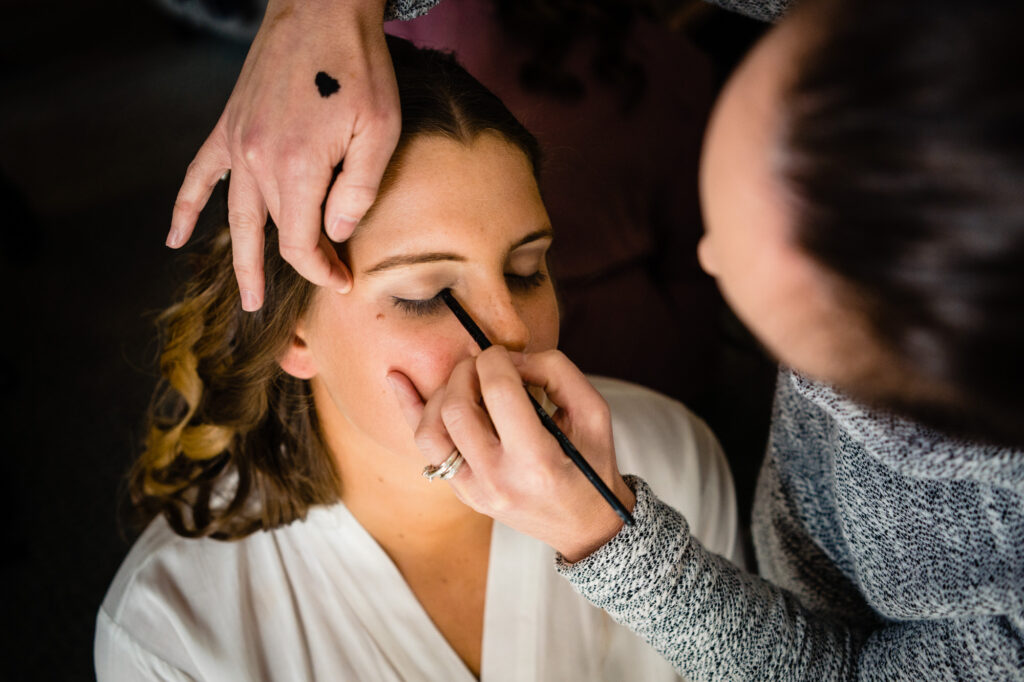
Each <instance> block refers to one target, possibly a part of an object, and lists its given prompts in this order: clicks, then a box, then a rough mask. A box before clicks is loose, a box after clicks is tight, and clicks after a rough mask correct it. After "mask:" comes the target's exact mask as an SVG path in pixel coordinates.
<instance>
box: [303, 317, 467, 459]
mask: <svg viewBox="0 0 1024 682" xmlns="http://www.w3.org/2000/svg"><path fill="white" fill-rule="evenodd" d="M341 317H342V316H340V315H339V316H335V317H333V318H332V319H331V320H330V323H329V324H328V325H326V327H325V328H323V332H324V334H323V336H324V338H329V339H330V340H331V341H330V343H328V344H320V345H319V346H318V347H317V348H316V351H317V356H318V357H317V364H318V369H319V374H318V376H319V378H320V380H321V381H322V382H323V383H324V386H325V388H326V389H327V392H328V393H329V394H330V397H331V402H332V403H333V407H334V408H335V409H336V410H337V411H338V412H340V413H341V415H343V416H344V418H345V419H346V420H347V422H348V423H349V424H350V425H351V426H352V427H355V428H356V429H358V430H359V431H362V432H363V433H364V434H365V435H367V436H369V437H370V438H371V439H372V440H374V441H376V442H378V443H380V444H381V445H384V446H385V447H387V448H389V449H391V450H392V451H401V450H405V449H408V447H409V446H410V444H411V443H412V432H411V430H410V429H409V426H408V424H407V423H406V421H405V418H404V417H403V415H402V413H401V412H400V410H399V409H398V404H397V402H396V400H395V396H394V393H393V392H392V390H391V385H390V384H389V383H388V382H387V379H386V377H387V375H388V373H389V372H391V371H393V370H397V371H399V372H402V373H403V374H405V375H406V376H408V377H409V379H410V380H411V381H412V383H413V385H414V386H415V387H416V388H417V390H418V391H419V392H420V395H421V396H423V399H424V400H427V399H429V398H430V396H431V395H433V393H434V391H435V390H437V388H438V387H439V386H441V385H442V384H444V383H445V382H446V381H447V379H448V376H449V374H451V371H452V368H453V367H454V366H455V365H456V364H457V363H458V362H459V361H460V360H461V359H463V358H465V357H468V356H469V355H470V352H471V346H470V343H471V341H470V340H469V338H468V336H466V334H465V331H463V330H462V328H461V327H457V325H458V323H457V322H455V321H454V318H453V319H452V320H451V322H453V323H454V326H455V327H456V328H454V329H450V328H449V327H452V326H453V325H450V324H447V323H446V322H447V321H443V322H442V321H440V320H438V321H434V320H430V321H424V320H414V319H408V318H405V317H404V316H403V315H402V314H401V313H391V312H386V313H384V314H381V313H380V312H379V311H370V313H369V314H366V315H347V316H345V317H346V322H345V323H344V324H342V323H341V322H340V321H338V320H340V319H341Z"/></svg>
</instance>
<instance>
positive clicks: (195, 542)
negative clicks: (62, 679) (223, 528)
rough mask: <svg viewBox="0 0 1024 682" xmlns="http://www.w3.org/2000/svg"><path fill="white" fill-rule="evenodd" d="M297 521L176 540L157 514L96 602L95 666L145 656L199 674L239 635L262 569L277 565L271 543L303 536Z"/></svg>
mask: <svg viewBox="0 0 1024 682" xmlns="http://www.w3.org/2000/svg"><path fill="white" fill-rule="evenodd" d="M302 525H304V524H302V523H301V522H298V523H296V524H292V525H290V526H285V527H283V528H279V529H276V530H274V531H270V532H262V531H260V532H256V533H253V534H252V535H249V536H247V537H245V538H242V539H240V540H234V541H220V540H213V539H209V538H185V537H181V536H179V535H177V534H176V533H175V532H174V531H173V530H172V529H171V528H170V526H169V525H168V524H167V522H166V521H165V520H164V519H163V518H162V517H158V518H156V519H154V520H153V521H152V522H151V523H150V525H149V526H148V527H147V528H146V530H145V531H144V532H143V533H142V535H141V536H139V538H138V540H136V542H135V544H134V545H133V546H132V548H131V550H130V551H129V552H128V555H127V556H126V557H125V559H124V561H123V562H122V564H121V567H120V568H119V569H118V572H117V574H116V576H115V577H114V580H113V582H112V583H111V585H110V588H109V589H108V591H107V594H106V597H105V598H104V600H103V604H102V605H101V606H100V613H99V614H98V617H97V625H96V641H95V652H94V654H95V659H96V666H97V671H98V672H99V671H101V670H105V671H107V672H110V671H111V670H122V669H124V667H125V666H126V665H129V663H130V662H131V661H134V663H133V664H132V665H139V661H146V663H145V666H144V667H145V669H147V670H149V669H152V668H153V667H154V665H156V664H153V663H152V662H153V661H157V662H158V663H159V665H164V666H166V667H168V669H173V670H179V671H188V672H187V674H189V675H195V674H198V673H196V671H197V670H200V669H202V667H203V665H204V664H203V660H204V657H206V656H208V655H209V656H210V657H213V658H217V657H218V654H217V653H216V652H218V651H222V650H227V649H230V648H232V647H233V646H234V643H233V642H232V641H231V639H232V638H235V637H241V636H242V633H244V632H245V627H246V626H245V622H244V621H245V615H244V613H243V611H244V608H242V605H244V604H246V603H248V602H247V600H250V601H251V599H252V598H253V594H254V592H253V583H254V582H259V581H265V579H266V576H264V575H262V574H263V572H273V571H275V570H276V569H277V568H280V566H277V565H276V564H275V562H279V560H280V557H279V553H278V552H277V551H275V547H276V546H277V545H278V543H280V542H281V541H286V540H285V537H284V536H288V535H295V534H296V533H301V532H302V529H301V528H300V526H302ZM275 566H276V568H275ZM267 584H268V585H272V584H273V583H272V582H267ZM257 598H262V597H259V595H257ZM104 666H105V667H104ZM132 670H135V671H136V672H138V671H137V670H136V669H135V668H132ZM183 674H185V673H183ZM122 677H123V675H118V674H109V675H101V679H121V678H122ZM129 677H130V676H129Z"/></svg>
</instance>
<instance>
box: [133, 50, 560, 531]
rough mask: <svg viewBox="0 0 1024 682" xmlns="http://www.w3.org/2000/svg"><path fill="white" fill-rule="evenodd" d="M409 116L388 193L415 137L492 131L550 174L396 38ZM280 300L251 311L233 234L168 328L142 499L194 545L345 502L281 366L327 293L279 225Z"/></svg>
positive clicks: (137, 479)
mask: <svg viewBox="0 0 1024 682" xmlns="http://www.w3.org/2000/svg"><path fill="white" fill-rule="evenodd" d="M388 45H389V48H390V50H391V55H392V60H393V62H394V65H395V74H396V76H397V80H398V91H399V96H400V98H401V106H402V135H401V138H400V140H399V143H398V147H397V149H396V151H395V154H394V156H393V157H392V163H391V166H390V167H389V170H388V174H387V175H386V182H385V183H384V186H383V187H382V192H386V191H387V188H388V187H390V184H391V183H390V180H389V178H390V179H393V177H394V173H395V168H396V167H397V166H398V165H399V164H400V163H401V158H402V156H403V154H404V153H406V151H407V149H408V146H409V141H410V140H411V139H413V138H415V137H417V136H420V135H438V136H442V137H445V138H448V139H452V140H456V141H459V142H462V143H470V142H472V141H473V140H474V139H475V138H476V137H477V136H478V135H480V134H481V133H484V132H492V133H495V134H497V135H500V136H501V137H503V138H504V139H506V140H507V141H508V142H510V143H511V144H513V145H515V146H516V147H518V148H519V149H521V150H522V151H523V153H524V154H526V156H527V157H528V159H529V161H530V163H531V164H532V166H533V169H534V172H535V174H536V172H537V168H538V165H539V158H540V153H539V149H538V145H537V141H536V140H535V139H534V138H533V136H532V135H531V134H530V133H529V132H528V131H527V130H526V129H525V128H524V127H523V126H522V125H521V124H520V123H519V122H518V121H517V120H516V119H515V117H513V116H512V114H511V113H510V112H509V111H508V109H507V108H506V107H505V105H504V104H502V102H501V101H500V100H499V99H498V98H497V97H495V96H494V95H493V94H492V93H491V92H489V91H488V90H487V89H486V88H485V87H484V86H483V85H481V84H480V83H479V82H478V81H477V80H476V79H474V78H473V77H472V76H470V75H469V74H468V73H467V72H466V71H465V70H464V69H463V68H462V67H461V66H459V65H458V63H456V61H455V59H454V58H453V57H452V56H451V55H447V54H443V53H440V52H436V51H433V50H421V49H417V48H415V47H413V46H412V45H411V44H410V43H408V42H406V41H402V40H397V39H393V38H389V41H388ZM265 232H266V235H265V236H266V240H265V248H264V261H265V272H266V296H265V303H264V305H263V308H262V309H260V310H259V311H258V312H256V313H246V312H243V311H242V310H241V308H240V306H239V302H238V301H239V294H238V286H237V283H236V281H235V277H234V273H233V269H232V263H231V243H230V238H229V236H228V232H227V230H226V229H223V230H221V231H220V232H219V233H218V234H217V235H216V236H215V237H214V238H213V240H212V242H211V243H210V245H209V247H208V248H206V249H204V250H202V252H201V253H199V254H198V255H197V256H195V271H194V272H195V274H194V275H193V276H192V277H191V278H190V279H189V280H188V282H187V283H186V285H185V288H184V291H183V293H182V295H181V297H180V300H179V302H178V303H175V304H174V305H172V306H171V307H170V308H168V309H167V310H166V311H164V312H163V314H161V315H160V317H159V319H158V327H159V329H160V334H161V339H162V350H161V354H160V371H161V375H162V377H163V379H162V381H161V382H160V384H159V385H158V387H157V390H156V393H155V395H154V399H153V403H152V406H151V409H150V413H149V429H148V433H149V435H148V438H147V441H146V445H145V450H144V452H143V453H142V455H141V457H140V458H139V460H138V461H137V462H136V464H135V466H134V468H133V469H132V472H131V475H130V480H129V490H130V494H131V500H132V503H133V505H134V509H135V510H136V512H137V519H136V520H137V521H138V522H140V523H144V522H147V521H148V520H149V519H151V518H152V517H153V516H155V515H156V514H163V515H164V516H165V517H166V519H167V521H168V523H169V524H170V525H171V527H172V528H173V529H174V530H175V531H176V532H177V533H179V534H181V535H185V536H210V537H214V538H218V539H233V538H239V537H243V536H245V535H247V534H249V533H252V532H254V531H256V530H259V529H269V528H274V527H276V526H279V525H282V524H287V523H290V522H291V521H293V520H295V519H299V518H303V517H304V516H305V514H306V512H307V511H308V509H309V508H310V507H311V506H313V505H317V504H328V503H332V502H335V501H336V500H337V499H338V491H339V481H338V475H337V471H336V469H335V466H334V463H333V460H332V458H331V456H330V454H329V453H328V452H327V449H326V447H325V445H324V444H323V442H322V440H321V437H320V434H319V431H318V425H317V418H316V411H315V409H314V407H313V400H312V396H311V394H310V389H309V385H308V382H307V381H304V380H301V379H296V378H294V377H292V376H290V375H288V374H286V373H285V372H284V371H283V370H281V368H280V366H279V365H278V362H277V360H278V357H279V356H280V355H281V353H283V352H284V350H285V349H286V347H287V345H288V343H289V342H290V341H291V338H292V335H293V334H294V329H295V326H296V323H297V322H298V321H299V320H300V318H301V317H302V315H303V314H304V313H305V311H306V309H307V308H308V306H309V304H310V301H311V300H312V297H313V294H314V292H315V287H314V286H313V285H312V284H310V283H309V282H307V281H306V280H304V279H303V278H302V277H300V276H299V275H298V274H297V273H296V272H295V271H294V270H293V269H292V268H291V266H290V265H288V264H287V263H286V262H285V261H284V260H283V259H282V258H281V255H280V253H279V251H278V247H277V239H276V237H277V230H276V229H275V228H274V226H273V224H271V223H270V222H269V221H268V223H267V226H266V230H265Z"/></svg>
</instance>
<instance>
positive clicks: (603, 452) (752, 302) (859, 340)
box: [396, 12, 881, 561]
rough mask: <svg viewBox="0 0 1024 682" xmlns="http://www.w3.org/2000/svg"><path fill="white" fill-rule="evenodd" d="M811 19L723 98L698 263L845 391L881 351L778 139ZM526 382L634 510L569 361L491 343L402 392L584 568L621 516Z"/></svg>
mask: <svg viewBox="0 0 1024 682" xmlns="http://www.w3.org/2000/svg"><path fill="white" fill-rule="evenodd" d="M801 21H803V19H802V18H801V17H800V14H799V12H797V13H795V14H794V15H792V16H790V17H789V18H787V19H786V20H784V21H783V22H782V23H781V24H780V25H779V26H778V27H777V28H775V29H774V30H772V31H771V32H770V33H769V34H768V35H767V36H766V37H765V38H764V39H763V40H762V41H761V42H760V43H759V44H758V45H757V46H756V47H755V48H754V50H753V51H752V52H751V54H750V55H749V56H748V58H747V59H746V61H745V62H744V63H743V64H742V65H741V66H740V68H739V69H738V70H737V72H736V73H735V74H734V76H733V77H732V79H731V80H730V82H729V83H728V85H727V87H726V88H725V90H724V92H723V94H722V96H721V97H720V99H719V101H718V103H717V106H716V108H715V111H714V113H713V116H712V120H711V123H710V126H709V128H708V132H707V136H706V139H705V147H704V152H703V157H702V163H701V177H700V183H701V186H700V196H701V204H702V208H703V210H704V217H705V225H706V235H705V236H704V238H703V240H702V241H701V244H700V247H699V256H700V262H701V264H702V266H703V267H704V269H705V270H707V272H708V273H710V274H711V275H712V276H714V277H715V278H716V280H717V282H718V285H719V287H720V288H721V290H722V292H723V294H724V296H725V298H726V300H727V301H728V303H729V305H730V306H731V307H732V308H733V310H734V311H735V312H736V314H737V315H738V316H739V317H740V318H741V319H742V320H743V322H744V323H745V324H746V325H747V326H748V328H749V329H750V330H751V331H752V332H753V333H754V334H755V336H757V337H758V339H759V340H760V341H761V342H762V343H763V344H764V345H765V346H766V347H767V348H768V349H769V350H770V351H771V352H772V353H774V354H775V355H776V357H777V358H778V359H779V360H780V361H782V362H783V363H785V364H786V365H788V366H790V367H792V368H793V369H795V370H797V371H798V372H800V373H802V374H805V375H808V376H811V377H814V378H816V379H818V380H822V381H825V382H828V383H832V384H835V385H838V386H840V387H842V386H843V385H844V384H846V383H848V382H849V380H850V378H851V377H854V376H861V375H864V374H865V371H864V368H865V366H867V365H870V363H872V362H874V361H875V360H874V359H875V358H877V357H878V356H879V354H880V352H881V351H880V350H879V349H878V348H877V344H876V343H875V342H874V341H873V340H872V339H871V338H870V337H869V335H868V334H867V332H866V331H865V327H864V325H863V324H862V323H861V322H860V320H859V319H858V318H857V316H856V315H855V314H854V312H853V311H852V310H849V309H847V308H845V307H844V306H843V304H842V303H841V299H840V298H839V297H838V296H837V295H836V293H835V292H836V288H835V283H834V282H833V280H832V279H831V278H830V277H829V276H828V274H827V273H825V272H824V271H822V270H821V269H820V268H819V267H818V266H817V265H816V264H815V263H814V262H813V261H811V260H810V258H809V257H808V256H807V255H806V254H804V253H803V252H802V251H801V250H800V249H799V248H797V247H796V245H795V243H794V240H793V238H792V235H793V228H792V225H793V210H792V203H791V199H790V197H788V196H787V194H786V191H785V188H784V186H783V184H782V183H781V182H780V180H779V173H778V166H777V164H778V161H779V159H780V158H781V157H780V154H781V150H780V148H779V145H778V139H779V130H780V128H779V126H780V123H781V99H780V95H781V93H782V91H783V87H784V84H785V82H786V78H787V77H788V75H789V74H790V73H791V72H792V69H793V65H794V64H795V63H796V61H797V58H798V56H799V50H800V48H801V45H802V43H801V40H802V39H803V36H804V35H805V34H804V33H802V32H801V30H800V26H801V23H800V22H801ZM521 379H526V380H528V381H529V382H530V383H532V384H537V385H541V386H544V387H545V389H546V390H547V392H548V395H549V397H551V399H552V400H553V401H554V402H555V403H556V404H557V405H559V406H560V410H559V412H560V414H561V423H560V426H563V430H564V431H566V433H567V434H568V435H569V436H570V439H571V440H572V441H573V442H574V443H576V444H577V446H578V447H579V449H580V450H581V452H583V454H584V455H585V456H586V457H587V458H588V461H590V463H591V465H592V466H593V467H594V468H595V470H597V471H598V472H601V473H602V477H604V478H605V480H606V481H610V485H611V486H612V488H613V490H615V491H616V494H617V495H619V497H620V499H622V500H623V501H624V502H626V504H627V507H629V508H632V504H633V502H634V500H633V497H632V493H631V492H629V490H628V488H625V486H624V484H622V483H621V476H620V475H619V472H618V470H617V468H616V467H615V463H614V459H615V452H614V447H613V445H612V442H611V428H610V425H609V423H610V419H609V416H608V414H607V405H606V404H605V403H604V401H603V399H601V397H600V395H598V394H597V393H596V391H595V390H594V389H593V387H592V386H591V385H590V384H589V383H588V382H587V381H586V379H585V377H583V375H582V374H580V373H579V370H578V369H576V368H575V367H574V366H573V365H572V363H571V362H569V361H568V360H567V359H566V358H564V357H560V356H559V355H558V354H552V353H539V354H532V353H528V354H525V355H522V354H517V353H508V352H507V351H505V350H504V349H500V348H493V349H489V350H487V351H485V352H484V353H481V354H480V355H479V356H477V357H475V358H469V359H467V360H464V361H462V362H460V363H459V364H458V365H457V366H456V368H455V370H454V371H453V373H452V376H451V379H450V380H449V382H448V385H447V386H446V388H445V390H444V391H439V392H437V393H435V394H434V396H432V397H431V399H430V400H428V401H427V402H426V403H425V404H422V403H419V402H417V400H416V399H415V396H414V395H413V392H412V391H411V390H410V389H409V388H408V387H403V386H399V387H398V390H396V395H397V396H398V400H399V402H400V404H402V406H403V410H404V411H405V413H406V415H407V419H408V420H409V422H410V424H411V425H412V426H413V428H414V429H415V430H416V433H417V442H418V443H420V445H421V450H422V452H423V454H424V456H425V457H426V458H427V459H428V460H429V461H431V462H433V463H438V462H441V461H443V460H444V457H445V456H446V455H447V453H448V452H450V448H451V447H452V446H455V447H458V448H459V449H460V451H461V452H462V453H463V456H464V457H465V458H466V460H467V462H468V463H469V466H468V467H464V469H463V471H460V472H459V474H458V475H457V476H456V477H455V478H453V479H452V480H451V481H449V483H450V485H452V487H454V488H455V489H456V491H457V492H458V493H459V495H460V497H461V498H463V499H465V500H466V501H467V503H468V504H470V505H471V506H472V507H473V508H474V509H477V510H479V511H481V512H482V513H485V514H488V515H490V516H492V517H493V518H495V519H497V520H499V521H501V522H502V523H505V524H506V525H509V526H511V527H513V528H516V529H517V530H520V531H521V532H524V533H527V534H529V535H532V536H534V537H536V538H539V539H541V540H543V541H544V542H546V543H548V544H549V545H551V546H552V547H554V548H555V549H556V550H558V551H559V552H561V554H562V555H563V556H564V558H565V559H566V560H568V561H576V560H579V559H581V558H583V557H585V556H587V555H588V554H590V553H591V552H593V550H594V549H596V548H598V547H600V546H601V545H603V544H605V543H606V542H607V541H608V540H609V539H611V538H612V537H614V535H615V534H616V533H618V531H619V530H620V529H621V527H622V522H621V521H619V519H618V518H617V517H615V515H614V514H613V513H612V512H611V510H610V509H609V508H608V507H607V505H605V504H604V503H603V502H602V501H600V499H599V498H595V497H593V491H592V489H590V487H589V485H588V484H587V482H586V481H585V480H584V479H583V477H582V476H580V475H579V473H578V472H576V471H575V470H573V469H572V468H570V467H566V466H565V464H564V462H565V457H564V456H563V454H562V453H561V451H560V449H559V448H558V447H557V444H556V443H555V442H554V440H553V439H552V438H551V437H550V436H549V435H547V434H546V432H544V431H543V429H540V428H539V426H538V424H537V420H536V418H535V417H533V416H532V415H531V414H530V411H529V404H528V403H527V402H526V400H525V399H524V398H521V397H520V396H518V395H517V394H516V393H515V392H514V391H510V390H509V387H510V386H512V385H514V384H515V382H516V381H518V380H521ZM509 462H514V463H515V466H510V465H509ZM524 472H526V473H524ZM527 473H528V475H527ZM588 494H591V497H587V495H588Z"/></svg>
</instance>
